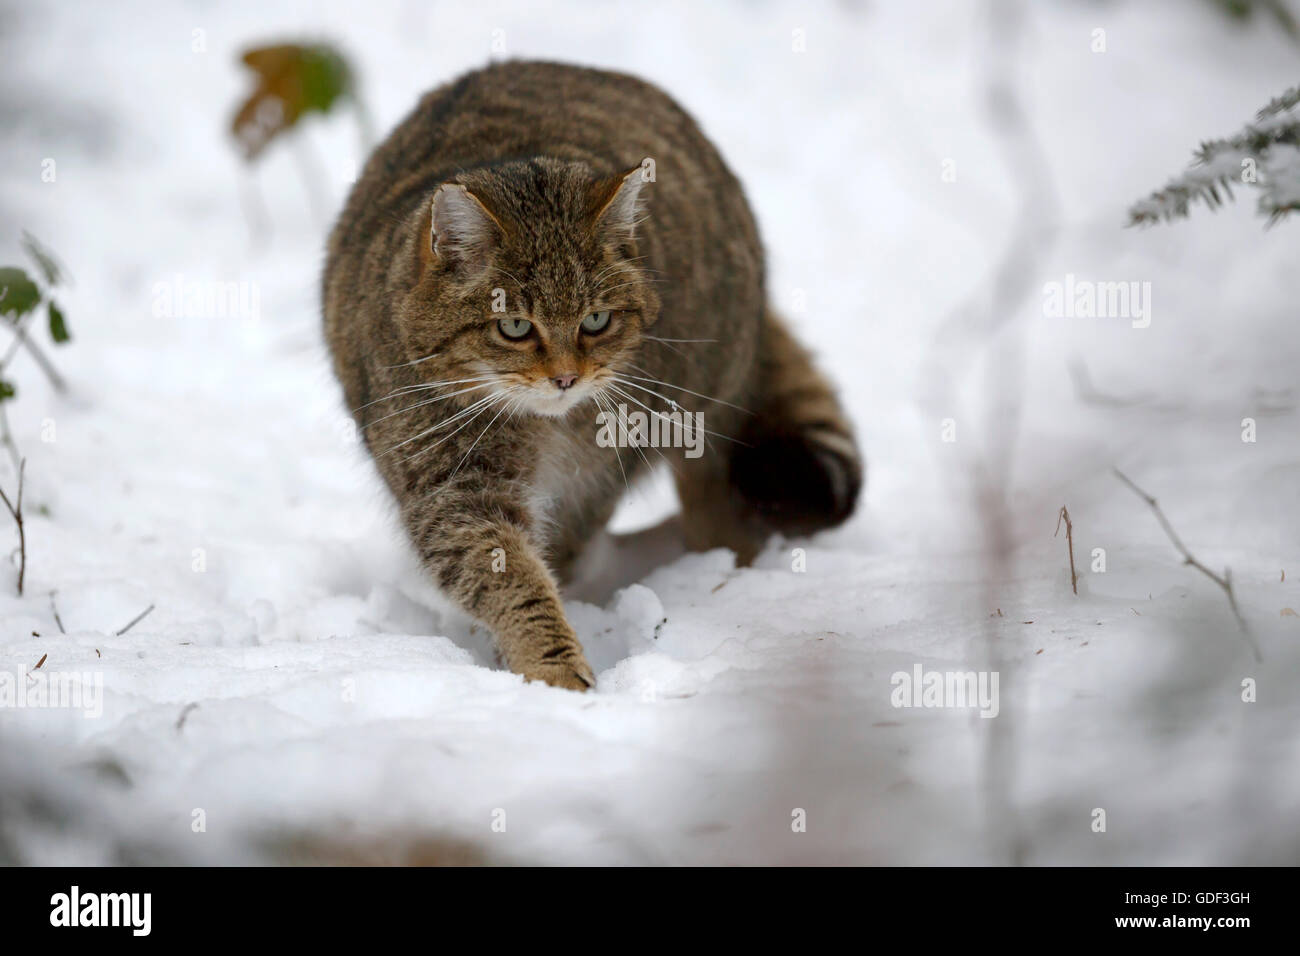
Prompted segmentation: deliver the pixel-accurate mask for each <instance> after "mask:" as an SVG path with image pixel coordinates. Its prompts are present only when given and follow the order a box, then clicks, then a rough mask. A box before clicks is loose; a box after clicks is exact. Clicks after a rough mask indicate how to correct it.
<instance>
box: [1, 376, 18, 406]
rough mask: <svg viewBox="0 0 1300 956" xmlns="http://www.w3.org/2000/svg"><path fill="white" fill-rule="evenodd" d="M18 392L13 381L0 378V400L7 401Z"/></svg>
mask: <svg viewBox="0 0 1300 956" xmlns="http://www.w3.org/2000/svg"><path fill="white" fill-rule="evenodd" d="M17 394H18V389H17V388H16V387H15V386H14V383H13V382H6V381H5V380H4V379H2V378H0V402H7V401H9V399H11V398H13V397H14V396H15V395H17Z"/></svg>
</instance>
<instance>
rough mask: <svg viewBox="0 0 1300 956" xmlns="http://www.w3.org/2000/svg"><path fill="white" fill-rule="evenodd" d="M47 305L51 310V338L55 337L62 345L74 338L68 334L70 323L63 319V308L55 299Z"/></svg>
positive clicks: (56, 341) (57, 342)
mask: <svg viewBox="0 0 1300 956" xmlns="http://www.w3.org/2000/svg"><path fill="white" fill-rule="evenodd" d="M47 307H48V309H49V312H50V338H52V339H54V341H55V343H56V344H58V345H62V344H63V343H64V342H67V341H68V340H70V339H71V338H72V336H71V335H69V334H68V323H67V322H65V321H64V319H63V310H62V309H60V308H59V307H58V305H57V304H55V302H54V300H53V299H51V300H50V301H49V303H48V304H47Z"/></svg>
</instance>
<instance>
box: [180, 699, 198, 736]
mask: <svg viewBox="0 0 1300 956" xmlns="http://www.w3.org/2000/svg"><path fill="white" fill-rule="evenodd" d="M198 709H199V705H198V704H186V705H185V706H184V708H182V709H181V715H180V716H179V717H178V718H176V732H177V733H180V732H181V730H182V729H183V728H184V727H185V720H186V718H188V717H189V716H190V712H191V711H195V710H198Z"/></svg>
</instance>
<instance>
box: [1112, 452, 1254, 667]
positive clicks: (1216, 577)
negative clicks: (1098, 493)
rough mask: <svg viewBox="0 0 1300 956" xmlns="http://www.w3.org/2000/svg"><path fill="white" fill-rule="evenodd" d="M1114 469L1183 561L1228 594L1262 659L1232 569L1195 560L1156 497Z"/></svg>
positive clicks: (1235, 614) (1239, 623) (1243, 632)
mask: <svg viewBox="0 0 1300 956" xmlns="http://www.w3.org/2000/svg"><path fill="white" fill-rule="evenodd" d="M1114 471H1115V477H1117V478H1119V480H1120V481H1122V482H1124V484H1126V485H1128V486H1129V487H1130V488H1131V489H1133V492H1134V494H1136V495H1137V496H1138V497H1139V498H1141V499H1142V500H1143V501H1145V502H1146V503H1147V506H1148V507H1149V508H1150V509H1151V510H1152V511H1153V512H1154V513H1155V516H1156V520H1157V521H1159V522H1160V527H1162V528H1163V529H1164V531H1165V534H1166V535H1168V536H1169V540H1170V541H1171V542H1172V543H1173V546H1174V547H1175V548H1177V549H1178V553H1179V554H1181V555H1182V556H1183V563H1184V564H1187V565H1190V566H1192V567H1194V568H1195V569H1196V570H1198V571H1200V572H1201V573H1202V574H1204V575H1205V576H1206V577H1207V578H1209V579H1210V580H1211V581H1213V582H1214V583H1215V584H1217V585H1218V586H1219V587H1221V588H1223V593H1224V594H1226V595H1227V596H1228V607H1230V608H1231V609H1232V616H1233V617H1235V618H1236V619H1237V626H1238V627H1239V628H1240V629H1241V635H1242V637H1244V638H1245V639H1246V644H1247V645H1249V647H1250V651H1251V653H1252V654H1254V655H1255V660H1257V661H1262V660H1263V659H1264V657H1263V655H1262V654H1260V652H1259V645H1258V644H1256V643H1255V636H1254V635H1253V634H1252V633H1251V631H1250V627H1249V626H1248V625H1247V624H1246V619H1245V618H1244V617H1242V615H1241V608H1239V607H1238V606H1237V594H1236V592H1235V591H1233V589H1232V569H1231V568H1224V569H1223V574H1216V573H1215V572H1213V571H1211V570H1210V569H1209V568H1207V567H1206V566H1205V565H1204V564H1202V563H1201V562H1200V561H1198V560H1196V556H1195V555H1193V554H1192V552H1191V551H1189V550H1187V545H1185V544H1183V539H1182V538H1180V537H1178V532H1176V531H1175V530H1174V526H1173V525H1171V524H1170V523H1169V519H1168V518H1166V517H1165V513H1164V512H1163V511H1161V510H1160V505H1158V504H1157V503H1156V499H1155V498H1154V497H1152V496H1151V495H1149V494H1147V493H1146V492H1145V491H1143V490H1142V489H1141V488H1139V487H1138V486H1137V485H1136V484H1134V483H1133V481H1132V480H1131V479H1130V478H1129V477H1128V476H1127V475H1126V474H1124V472H1122V471H1120V470H1119V469H1118V468H1116V469H1114Z"/></svg>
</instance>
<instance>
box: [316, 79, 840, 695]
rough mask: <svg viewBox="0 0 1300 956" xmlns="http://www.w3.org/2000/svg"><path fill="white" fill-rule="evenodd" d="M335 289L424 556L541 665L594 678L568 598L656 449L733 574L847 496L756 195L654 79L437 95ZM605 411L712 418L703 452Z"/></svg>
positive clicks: (385, 178)
mask: <svg viewBox="0 0 1300 956" xmlns="http://www.w3.org/2000/svg"><path fill="white" fill-rule="evenodd" d="M323 298H324V317H325V333H326V338H327V340H328V342H329V346H330V348H331V351H332V353H333V359H334V367H335V370H336V371H337V373H338V376H339V378H340V379H341V381H342V383H343V389H344V393H345V397H346V399H347V402H348V405H349V407H350V408H351V409H353V410H354V416H355V418H356V421H357V424H358V426H359V428H360V429H361V434H362V435H363V436H364V440H365V443H366V446H367V447H368V449H369V450H370V452H371V454H372V455H373V456H374V459H375V461H376V463H377V465H378V468H379V471H380V473H381V474H382V476H383V478H384V480H385V481H386V482H387V484H388V486H389V488H390V489H391V490H392V492H393V494H394V495H395V496H396V499H397V502H398V504H399V506H400V511H401V517H402V520H403V522H404V524H405V527H406V528H407V530H408V532H409V534H410V537H411V540H412V542H413V543H414V545H415V547H416V548H417V549H418V552H419V554H420V556H421V559H422V560H423V562H424V564H425V566H426V567H427V568H428V571H429V573H430V574H431V575H432V576H433V578H434V580H435V581H436V582H437V583H438V585H439V586H440V587H441V588H442V589H443V591H444V592H445V593H447V594H448V595H449V596H450V597H452V598H453V599H454V600H455V601H456V602H457V603H458V604H459V605H460V606H461V607H463V608H464V610H465V611H466V612H467V613H469V614H470V615H472V616H473V617H474V618H476V619H477V620H479V621H482V622H483V623H484V624H486V625H487V626H488V627H489V628H491V630H492V632H493V633H494V635H495V637H496V639H497V646H498V648H499V650H500V653H501V656H502V658H503V659H504V662H505V664H506V665H507V666H508V667H509V668H510V669H511V670H513V671H515V672H516V673H519V674H522V675H523V676H524V677H525V679H527V680H541V681H545V682H546V683H548V684H552V685H554V686H557V687H566V688H571V689H575V690H584V689H586V688H588V687H591V686H593V685H594V683H595V678H594V676H593V674H592V671H591V668H590V667H589V666H588V664H587V662H586V659H585V658H584V656H583V651H582V647H581V645H580V644H579V643H578V640H577V638H576V636H575V634H574V631H573V628H572V627H570V626H569V623H568V621H567V620H566V619H565V615H564V607H563V604H562V603H561V598H560V591H559V586H560V584H561V583H564V582H565V581H566V580H567V579H568V578H569V576H570V575H571V574H572V571H573V568H574V564H575V561H576V560H577V558H578V557H579V555H580V554H581V553H582V551H583V548H584V546H585V545H586V544H588V543H589V542H590V541H591V540H592V539H593V538H594V537H595V536H596V535H597V534H598V533H600V532H601V531H602V530H603V528H604V526H605V524H606V523H607V521H608V520H609V518H610V515H611V513H612V512H613V510H614V507H615V505H616V504H617V503H618V500H619V497H620V494H621V493H622V492H623V491H624V490H625V488H626V487H627V486H628V483H629V482H632V481H633V480H634V479H635V478H636V477H637V476H638V475H639V474H642V473H643V472H645V471H646V470H647V469H648V468H649V467H650V466H652V465H654V464H656V463H659V462H660V461H661V460H662V461H666V462H667V463H668V466H669V467H671V469H672V473H673V476H674V478H675V481H676V486H677V491H678V495H679V498H680V500H681V508H682V515H681V527H682V529H683V532H684V535H685V544H686V546H687V547H689V548H691V549H694V550H704V549H708V548H716V547H727V548H731V549H734V551H735V552H736V555H737V560H738V562H740V563H742V564H746V563H749V562H750V561H752V560H753V558H754V556H755V555H756V554H757V552H758V550H759V549H760V548H761V547H762V545H763V543H764V541H765V539H766V538H767V537H768V536H769V535H770V534H771V533H773V532H776V531H779V532H784V533H788V534H806V533H811V532H813V531H816V530H819V529H822V528H827V527H830V526H832V525H835V524H837V523H839V522H841V521H843V520H844V519H845V518H847V517H848V515H849V514H850V513H851V512H852V510H853V507H854V504H855V501H856V499H857V495H858V491H859V488H860V486H861V483H862V472H863V469H862V465H861V462H860V459H859V456H858V452H857V449H856V447H855V444H854V440H853V436H852V431H851V429H850V426H849V423H848V421H847V420H846V418H845V415H844V414H843V412H842V410H841V409H840V407H839V405H838V403H837V401H836V398H835V395H834V392H833V390H832V389H831V387H830V385H829V384H828V383H827V382H826V380H825V379H824V378H823V377H822V376H821V375H820V374H819V373H818V372H817V370H816V369H815V368H814V367H813V365H812V363H811V361H810V359H809V356H808V354H807V352H805V351H804V349H803V348H802V347H801V346H800V345H799V344H798V343H797V342H796V341H795V340H794V338H793V337H792V336H791V335H790V333H789V332H788V331H787V330H786V328H785V326H784V325H783V324H782V323H781V322H780V321H779V320H778V319H777V318H776V316H775V315H773V313H772V311H771V310H770V309H769V307H768V306H767V304H766V301H765V297H764V275H763V251H762V249H761V247H760V245H759V238H758V233H757V229H756V227H755V224H754V218H753V216H752V214H751V213H750V210H749V206H748V204H747V203H746V201H745V197H744V194H743V193H742V191H741V188H740V185H739V183H738V182H737V181H736V178H735V177H734V176H733V175H732V174H731V172H730V170H728V168H727V167H726V165H725V164H724V163H723V161H722V158H721V157H720V156H719V155H718V152H717V150H716V149H714V147H713V146H712V145H711V144H710V143H709V141H708V140H707V139H706V138H705V137H704V134H703V133H702V132H701V131H700V130H699V128H698V127H697V126H696V124H695V122H694V121H693V120H692V119H691V118H690V117H689V116H688V115H687V114H686V113H685V112H684V111H683V110H682V109H681V107H679V106H678V105H677V104H676V103H674V102H673V101H672V100H671V99H670V98H669V97H668V96H667V95H666V94H664V93H663V92H662V91H660V90H659V89H657V88H655V87H653V86H651V85H649V84H648V83H645V82H643V81H641V80H638V79H635V78H633V77H631V76H627V75H623V74H619V73H612V72H606V71H603V70H594V69H585V68H580V67H574V66H566V65H561V64H554V63H535V62H518V61H512V62H505V63H498V64H495V65H492V66H489V67H487V68H486V69H482V70H478V71H475V72H472V73H469V74H467V75H465V76H463V77H461V78H460V79H458V80H457V81H455V82H454V83H451V84H449V85H446V86H442V87H440V88H438V89H436V90H434V91H433V92H431V93H429V94H427V95H426V96H425V97H424V98H423V99H422V100H421V101H420V103H419V105H418V106H417V107H416V108H415V111H414V112H412V113H411V114H410V116H408V117H407V118H406V119H405V120H404V121H403V122H402V123H401V124H400V125H399V126H398V127H397V129H396V130H395V131H394V132H393V133H392V135H390V136H389V137H388V139H387V140H386V141H385V142H384V143H383V144H381V145H380V146H379V147H378V149H376V150H375V152H374V154H373V155H372V156H371V157H370V159H369V161H368V163H367V164H366V167H365V170H364V172H363V174H362V176H361V177H360V179H359V180H358V181H357V183H356V186H355V187H354V188H353V190H352V193H351V195H350V197H349V199H348V202H347V205H346V207H345V208H344V210H343V212H342V214H341V215H340V217H339V220H338V222H337V224H336V225H335V228H334V230H333V233H332V235H331V236H330V239H329V249H328V256H327V261H326V265H325V274H324V282H323ZM619 406H622V410H621V411H620V410H619V408H618V407H619ZM615 412H618V414H620V415H626V416H627V417H628V418H630V417H631V415H632V414H633V413H636V412H640V413H642V415H643V416H645V417H646V418H647V419H648V420H651V421H652V422H653V423H655V424H658V423H660V422H662V423H663V424H664V425H665V426H669V425H670V423H671V422H675V421H681V420H682V419H683V415H684V414H685V413H691V414H692V415H698V416H699V420H700V421H702V423H703V432H702V438H703V453H702V454H701V453H700V449H699V447H698V446H697V447H696V449H695V451H694V453H692V452H691V450H690V449H689V448H686V447H642V446H643V445H644V444H645V441H644V438H645V436H646V430H645V429H644V428H635V427H634V428H633V429H632V430H631V432H630V433H623V432H616V434H619V435H620V436H621V437H622V438H623V439H624V440H623V441H615V442H614V443H612V444H611V442H609V441H608V440H604V441H600V440H598V435H599V433H600V430H601V427H602V426H601V425H600V421H604V422H606V423H608V422H609V421H610V420H611V416H613V415H614V413H615ZM604 413H609V415H608V416H606V415H605V414H604ZM598 416H602V417H601V419H600V420H599V421H598ZM663 431H667V432H668V433H670V434H671V433H673V429H672V427H666V428H665V429H663ZM608 434H609V433H608V432H607V433H606V438H608ZM629 434H630V437H629ZM638 438H641V439H643V440H642V441H640V442H638V441H637V439H638ZM668 444H670V445H671V444H672V443H668Z"/></svg>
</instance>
